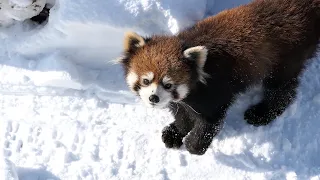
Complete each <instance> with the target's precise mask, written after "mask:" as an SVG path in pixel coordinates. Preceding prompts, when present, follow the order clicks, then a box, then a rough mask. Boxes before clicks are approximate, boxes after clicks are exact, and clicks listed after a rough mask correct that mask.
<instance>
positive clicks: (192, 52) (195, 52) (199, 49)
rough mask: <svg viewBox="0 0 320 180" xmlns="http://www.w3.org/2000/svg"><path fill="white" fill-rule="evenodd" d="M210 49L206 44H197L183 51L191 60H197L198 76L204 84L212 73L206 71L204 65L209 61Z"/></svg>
mask: <svg viewBox="0 0 320 180" xmlns="http://www.w3.org/2000/svg"><path fill="white" fill-rule="evenodd" d="M207 55H208V49H207V48H206V47H205V46H195V47H191V48H188V49H186V50H184V51H183V56H184V57H185V58H186V59H188V60H190V61H195V62H196V64H197V71H198V76H199V77H198V78H199V81H200V82H202V83H203V84H206V83H207V81H206V78H209V77H210V75H209V74H207V73H206V72H204V65H205V64H206V61H207Z"/></svg>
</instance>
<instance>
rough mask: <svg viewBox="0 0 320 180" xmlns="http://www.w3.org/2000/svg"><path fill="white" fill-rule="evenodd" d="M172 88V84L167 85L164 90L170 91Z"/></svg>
mask: <svg viewBox="0 0 320 180" xmlns="http://www.w3.org/2000/svg"><path fill="white" fill-rule="evenodd" d="M171 87H172V84H165V85H164V88H165V89H170V88H171Z"/></svg>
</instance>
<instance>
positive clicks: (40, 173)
mask: <svg viewBox="0 0 320 180" xmlns="http://www.w3.org/2000/svg"><path fill="white" fill-rule="evenodd" d="M17 173H18V177H19V179H20V180H29V179H30V180H31V179H32V180H47V179H50V180H60V178H58V177H57V176H55V175H54V174H52V173H51V172H49V171H47V170H45V169H31V168H22V167H17Z"/></svg>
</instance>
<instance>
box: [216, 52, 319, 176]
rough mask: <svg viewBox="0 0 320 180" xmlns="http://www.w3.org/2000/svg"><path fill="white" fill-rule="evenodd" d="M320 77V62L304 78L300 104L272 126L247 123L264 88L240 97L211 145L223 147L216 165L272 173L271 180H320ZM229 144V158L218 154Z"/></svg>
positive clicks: (315, 63)
mask: <svg viewBox="0 0 320 180" xmlns="http://www.w3.org/2000/svg"><path fill="white" fill-rule="evenodd" d="M319 71H320V58H318V60H316V61H314V62H312V63H310V64H309V66H307V69H306V71H305V73H303V74H302V76H301V83H300V86H299V87H298V90H297V93H298V95H297V99H296V100H295V102H294V103H292V104H291V106H289V107H288V108H287V109H286V111H285V112H284V113H283V114H282V115H281V116H279V117H278V118H277V119H275V120H274V121H273V122H271V123H270V124H269V125H267V126H262V127H254V126H252V125H249V124H247V123H246V122H245V120H244V118H243V114H244V111H245V110H246V109H247V108H248V106H250V105H251V104H255V103H256V102H258V100H259V99H260V98H261V96H260V95H261V86H260V87H255V88H254V89H253V90H251V91H249V92H247V93H245V94H242V95H240V96H239V98H238V99H237V100H236V102H235V104H234V105H233V106H232V107H231V108H230V109H229V111H228V112H227V116H226V119H225V124H224V127H223V129H222V130H221V133H220V134H219V135H218V136H216V140H214V142H213V144H212V145H211V148H213V146H217V144H218V150H217V152H215V153H214V156H215V159H217V160H219V161H220V162H221V163H223V164H225V165H227V166H231V167H233V168H237V169H241V170H244V171H252V172H259V173H267V175H266V176H267V179H286V173H288V172H290V171H293V172H295V173H296V175H297V178H298V179H309V178H311V177H312V176H316V175H320V158H319V155H318V154H319V152H320V140H319V139H320V133H319V128H320V121H319V120H320V103H319V102H317V101H319V100H317V101H316V100H315V99H314V97H316V96H319V92H320V78H319V77H317V76H318V75H317V74H319V73H318V72H319ZM230 141H231V143H230ZM225 142H229V143H228V144H232V146H233V147H228V152H224V150H223V149H220V148H219V146H220V144H224V143H225ZM216 143H217V144H216ZM224 149H226V148H225V145H224ZM230 149H232V150H234V151H235V152H233V153H230ZM268 172H272V173H270V174H272V175H268Z"/></svg>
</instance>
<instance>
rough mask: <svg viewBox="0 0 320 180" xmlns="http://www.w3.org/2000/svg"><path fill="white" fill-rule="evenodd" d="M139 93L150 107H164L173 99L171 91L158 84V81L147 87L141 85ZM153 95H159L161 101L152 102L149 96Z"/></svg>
mask: <svg viewBox="0 0 320 180" xmlns="http://www.w3.org/2000/svg"><path fill="white" fill-rule="evenodd" d="M139 94H140V97H141V99H142V101H143V102H144V103H145V104H146V105H147V106H148V107H155V108H164V107H166V106H167V105H168V103H169V102H170V101H171V100H172V95H171V93H170V92H168V91H166V90H165V89H164V88H163V87H162V86H161V85H157V84H156V83H152V84H150V85H149V86H147V87H141V89H140V91H139ZM151 95H156V96H158V97H159V102H158V103H155V104H152V102H151V101H150V100H149V97H150V96H151Z"/></svg>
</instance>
